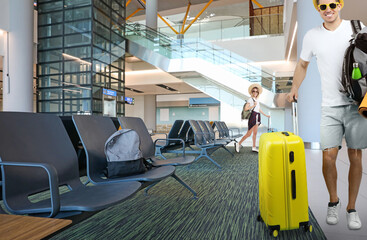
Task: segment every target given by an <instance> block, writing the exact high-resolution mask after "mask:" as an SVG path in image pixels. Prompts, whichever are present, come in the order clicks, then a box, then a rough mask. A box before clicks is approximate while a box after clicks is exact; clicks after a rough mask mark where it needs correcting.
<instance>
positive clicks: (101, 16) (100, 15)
mask: <svg viewBox="0 0 367 240" xmlns="http://www.w3.org/2000/svg"><path fill="white" fill-rule="evenodd" d="M94 19H95V20H97V21H99V22H101V23H102V24H104V25H105V26H107V27H109V26H110V24H111V21H110V18H109V15H106V14H105V13H104V12H101V11H100V10H99V9H98V8H94Z"/></svg>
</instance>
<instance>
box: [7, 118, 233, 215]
mask: <svg viewBox="0 0 367 240" xmlns="http://www.w3.org/2000/svg"><path fill="white" fill-rule="evenodd" d="M120 128H122V129H124V128H125V129H132V130H134V131H136V132H137V133H138V135H139V138H140V150H141V152H142V154H143V158H144V159H147V160H148V161H149V162H150V163H151V165H152V168H151V169H148V170H147V171H146V172H144V173H139V174H134V175H129V176H125V177H117V178H107V177H106V174H105V172H106V166H107V161H106V156H105V152H104V146H105V142H106V140H107V139H108V138H109V137H110V136H111V135H112V134H113V133H115V132H116V131H117V130H118V129H120ZM0 132H1V134H0V166H1V169H2V186H3V188H4V191H3V196H2V197H3V204H4V206H5V208H6V210H7V211H8V212H10V213H12V214H28V215H34V216H46V217H55V218H65V217H70V216H73V215H77V214H81V213H83V212H97V211H100V210H102V209H104V208H107V207H109V206H112V205H114V204H117V203H120V202H122V201H124V200H125V199H127V198H128V197H129V196H132V195H133V194H134V193H136V192H137V191H139V190H140V189H145V193H146V194H147V193H148V190H149V189H150V188H152V187H153V186H155V185H156V184H158V183H159V182H160V181H162V180H164V179H166V178H168V177H173V178H174V179H175V180H177V181H178V182H179V183H180V184H182V185H183V186H184V187H185V188H186V189H188V190H189V191H190V192H191V193H192V194H193V197H194V199H196V198H197V197H198V196H197V193H196V192H195V191H194V190H193V189H192V188H191V187H190V186H189V185H188V184H187V183H185V182H184V181H183V180H182V179H180V178H179V177H178V176H177V175H176V174H175V170H176V169H175V168H176V167H179V166H186V165H190V164H192V163H194V162H195V161H197V160H198V159H200V158H202V157H204V158H207V159H209V160H210V161H211V162H212V163H213V164H215V165H216V166H217V167H218V168H221V166H220V164H218V163H217V162H216V161H215V160H214V159H212V157H211V156H210V155H211V154H212V153H213V152H214V151H216V150H218V149H220V148H223V149H224V150H226V151H227V152H228V153H230V154H231V155H232V156H233V153H232V152H231V151H229V150H228V149H227V147H226V146H227V145H228V144H229V143H230V142H231V141H234V139H233V135H231V134H230V132H229V131H228V128H227V129H226V128H225V127H224V126H223V125H222V123H220V122H215V123H214V124H213V125H211V124H210V123H209V121H195V120H187V121H183V120H177V121H176V122H175V123H174V124H173V126H172V128H171V130H170V132H169V133H168V135H167V137H166V138H163V139H157V140H155V141H154V142H153V140H152V137H151V136H150V134H149V131H148V129H147V127H146V125H145V123H144V122H143V120H142V119H140V118H135V117H120V118H110V117H102V116H95V115H93V116H92V115H75V116H72V117H71V116H70V117H58V116H55V115H50V114H38V113H17V112H0ZM166 153H175V154H176V157H172V154H171V155H170V156H169V157H168V156H165V155H164V154H166ZM82 154H85V155H84V158H81V155H82ZM193 154H194V155H193ZM195 155H196V156H195ZM188 171H189V169H188ZM84 175H86V176H87V178H88V180H87V182H86V183H82V182H81V180H80V177H81V176H84ZM63 186H66V187H67V188H68V190H66V191H64V190H62V191H61V190H60V189H61V188H62V187H63ZM43 192H45V193H46V194H45V195H46V197H45V198H44V200H41V201H38V202H32V201H30V200H29V196H32V195H34V194H38V193H43ZM47 192H48V194H47ZM0 213H3V211H2V209H1V208H0Z"/></svg>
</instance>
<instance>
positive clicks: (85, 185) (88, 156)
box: [0, 0, 367, 240]
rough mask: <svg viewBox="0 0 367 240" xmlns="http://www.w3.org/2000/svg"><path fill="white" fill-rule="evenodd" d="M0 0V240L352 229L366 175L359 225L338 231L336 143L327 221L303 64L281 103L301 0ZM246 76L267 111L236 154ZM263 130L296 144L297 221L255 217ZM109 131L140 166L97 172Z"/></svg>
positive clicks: (354, 12) (294, 57)
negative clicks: (331, 218)
mask: <svg viewBox="0 0 367 240" xmlns="http://www.w3.org/2000/svg"><path fill="white" fill-rule="evenodd" d="M0 3H1V6H2V7H1V8H0V88H1V91H0V166H1V175H0V176H1V178H0V179H1V184H0V186H1V195H0V196H1V199H0V200H1V201H0V207H1V208H0V223H1V224H0V239H78V240H79V239H160V240H161V239H170V240H171V239H251V240H252V239H276V238H278V239H292V240H293V239H332V240H334V239H335V240H338V239H343V240H344V239H356V240H362V239H367V178H366V174H367V170H363V176H362V182H361V186H360V190H359V195H358V199H357V206H356V209H357V210H358V213H359V216H360V218H361V221H362V228H361V229H359V230H349V229H348V227H347V220H346V216H345V215H346V211H345V209H346V207H347V202H348V169H349V165H350V164H349V160H348V152H347V147H346V143H345V141H344V140H343V146H342V148H341V149H340V151H339V153H338V156H337V162H336V165H337V169H338V181H337V186H338V196H339V198H340V201H341V204H342V205H341V209H340V213H339V223H338V224H336V225H328V224H327V223H326V214H327V213H326V212H327V203H328V202H329V194H328V191H327V188H326V185H325V181H324V178H323V174H322V150H321V146H320V118H321V90H320V87H321V86H320V75H319V73H318V68H317V65H316V60H315V59H313V60H312V61H311V62H310V64H309V68H308V72H307V75H306V79H305V81H304V83H303V84H302V86H301V88H300V90H299V97H298V103H296V104H291V103H289V102H288V101H287V100H286V96H287V94H288V93H289V92H290V89H291V87H292V83H293V75H294V71H295V68H296V64H297V61H298V59H299V56H300V51H301V49H302V41H303V37H304V36H305V34H306V32H307V31H308V30H310V29H311V28H314V27H316V26H318V25H320V24H322V19H321V17H320V15H319V13H318V12H317V11H316V10H315V8H314V5H313V3H312V0H34V1H33V0H0ZM365 9H367V1H365V0H353V1H352V0H345V1H344V7H343V9H342V10H341V18H342V19H346V20H352V19H359V20H361V21H362V22H363V23H365V24H367V15H366V14H365ZM330 51H332V49H330ZM253 84H257V85H260V88H261V89H258V90H261V94H260V96H259V99H258V103H259V105H260V108H261V110H262V112H263V113H264V114H265V115H269V118H267V117H266V116H265V115H261V124H260V126H259V128H258V133H257V135H256V136H255V138H252V137H249V138H247V139H246V140H245V141H244V142H243V144H242V146H243V147H242V148H240V150H239V152H237V151H236V145H237V144H238V142H239V141H240V139H241V137H242V136H243V135H245V134H246V132H247V131H248V130H249V129H248V121H249V120H246V119H244V120H242V119H241V115H242V110H243V106H244V104H245V103H246V102H247V101H248V100H249V99H251V98H252V96H251V94H252V92H250V91H249V87H251V86H253ZM310 92H312V94H310ZM366 121H367V120H366ZM125 129H132V130H133V131H127V130H125ZM119 130H120V131H119ZM118 131H119V132H118ZM271 132H279V133H281V132H291V133H296V134H297V135H299V137H300V138H299V139H301V141H300V145H301V146H302V147H301V148H302V149H304V151H305V154H304V155H305V157H304V158H301V161H304V162H305V166H303V170H306V171H305V172H306V173H307V175H305V176H306V178H307V181H306V183H305V184H304V185H301V187H299V188H297V193H298V197H299V198H298V199H300V198H302V197H300V196H303V198H302V199H301V200H299V201H300V202H302V201H303V202H305V203H306V208H305V212H306V215H307V216H308V219H307V220H305V221H304V222H306V223H304V222H303V223H302V224H300V225H297V227H290V228H291V229H290V230H283V228H282V227H280V228H278V227H279V225H276V226H275V225H274V226H275V227H274V226H273V225H272V224H268V226H267V224H265V223H264V221H263V219H262V217H263V215H262V213H261V217H259V216H260V208H262V206H263V205H262V204H265V203H262V202H261V201H260V200H259V198H261V196H262V195H261V194H262V193H261V192H259V184H264V183H262V182H261V180H260V179H259V174H261V171H260V167H259V156H263V155H264V156H265V154H261V152H260V153H258V152H257V151H258V150H259V147H260V139H261V136H266V134H269V133H271ZM117 133H121V135H116V134H117ZM136 133H137V134H136ZM264 134H265V135H264ZM115 136H117V137H115ZM113 137H115V138H113ZM119 138H120V139H123V138H125V139H128V140H127V141H126V140H125V142H124V143H123V145H121V149H120V150H119V151H121V152H122V153H123V154H122V155H125V154H126V153H128V154H133V153H134V152H133V151H138V152H139V154H140V155H139V154H138V153H136V154H138V156H139V157H137V158H136V159H138V158H139V159H140V160H141V161H139V162H140V163H141V164H143V163H144V166H135V167H136V168H138V167H139V169H140V170H138V171H135V172H133V173H131V172H128V173H124V174H125V175H121V173H120V175H113V174H112V170H111V169H112V167H113V166H114V165H113V161H112V160H111V161H110V158H111V159H112V157H110V156H112V155H108V154H109V152H108V151H107V150H106V149H107V148H108V147H110V146H109V144H110V143H111V144H115V143H116V144H117V143H118V139H119ZM253 141H254V142H255V146H256V149H257V151H254V150H253V148H252V147H253ZM129 147H131V149H133V148H134V147H135V148H134V149H137V150H131V149H129ZM264 148H265V147H264ZM111 149H112V147H111ZM126 149H128V150H126ZM260 150H261V149H260ZM292 153H293V152H292ZM128 154H126V156H128ZM366 154H367V152H366V150H363V151H362V162H363V164H364V165H365V164H366V160H367V156H366ZM142 159H144V161H143V160H142ZM296 159H297V158H296ZM141 167H142V168H143V170H141ZM275 167H277V166H275ZM275 167H273V169H272V170H273V171H275ZM269 168H270V167H269ZM126 171H130V170H126ZM303 172H304V171H303ZM306 173H305V174H306ZM270 175H272V174H270ZM297 176H298V175H297ZM289 178H290V177H289ZM297 179H298V178H297ZM259 181H260V182H259ZM292 181H293V177H292ZM295 181H296V180H295V178H294V182H295ZM297 181H298V180H297ZM271 184H273V185H271ZM292 184H293V182H292ZM271 186H275V188H276V189H278V185H277V183H275V182H273V183H270V182H269V188H270V189H271V188H272V187H271ZM292 186H293V185H292ZM279 188H280V187H279ZM302 190H304V192H305V195H302ZM295 193H296V188H295V187H294V188H292V194H293V195H292V197H293V200H294V199H296V197H295ZM289 194H290V193H289ZM259 195H261V196H260V197H259ZM268 195H272V194H268ZM287 196H288V195H287ZM287 196H286V193H285V196H283V197H284V198H287ZM288 197H289V196H288ZM285 201H289V202H290V201H291V200H285ZM307 203H308V208H307ZM266 204H268V203H267V202H266ZM269 204H270V205H272V204H273V203H269ZM272 206H273V208H274V209H277V210H275V211H274V212H277V211H278V210H279V209H280V207H279V205H277V204H273V205H272ZM295 208H297V209H300V208H301V207H299V206H298V205H297V206H296V207H295ZM279 211H281V210H279ZM279 211H278V212H279ZM296 211H298V210H296ZM283 214H284V216H283V217H284V218H288V217H289V216H291V213H289V212H288V211H287V212H286V213H283ZM287 214H288V215H287ZM270 215H271V214H270ZM291 218H292V217H290V219H291ZM286 222H287V224H290V222H291V220H289V223H288V220H287V221H286ZM297 224H298V223H297Z"/></svg>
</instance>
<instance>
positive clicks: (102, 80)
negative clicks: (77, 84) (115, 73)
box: [93, 74, 110, 87]
mask: <svg viewBox="0 0 367 240" xmlns="http://www.w3.org/2000/svg"><path fill="white" fill-rule="evenodd" d="M109 79H110V78H109V77H108V76H105V75H102V74H95V75H94V76H93V84H94V85H97V86H101V87H105V86H107V84H108V82H109Z"/></svg>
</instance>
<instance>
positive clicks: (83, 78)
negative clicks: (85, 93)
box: [64, 72, 91, 85]
mask: <svg viewBox="0 0 367 240" xmlns="http://www.w3.org/2000/svg"><path fill="white" fill-rule="evenodd" d="M64 79H65V83H64V84H65V85H67V83H70V84H79V85H86V84H91V75H90V73H89V72H86V73H73V74H65V76H64Z"/></svg>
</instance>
